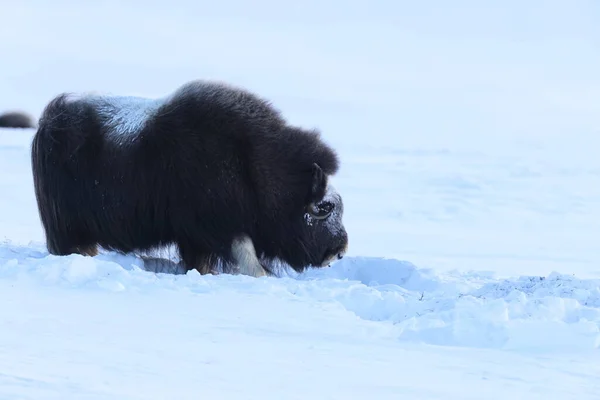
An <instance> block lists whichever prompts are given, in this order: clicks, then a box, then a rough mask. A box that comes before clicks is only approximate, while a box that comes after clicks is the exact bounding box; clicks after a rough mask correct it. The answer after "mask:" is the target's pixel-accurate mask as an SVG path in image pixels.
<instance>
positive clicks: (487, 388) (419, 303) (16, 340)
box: [0, 0, 600, 400]
mask: <svg viewBox="0 0 600 400" xmlns="http://www.w3.org/2000/svg"><path fill="white" fill-rule="evenodd" d="M434 3H435V6H432V5H431V4H430V3H427V4H428V5H426V3H419V2H398V3H394V2H389V3H387V4H383V3H381V4H379V5H378V6H377V7H375V5H373V6H372V7H371V6H369V7H367V6H366V4H367V3H366V2H365V3H364V4H365V8H362V7H360V4H359V3H352V2H350V3H348V2H344V3H340V2H338V1H333V2H327V3H320V2H319V3H317V2H314V1H308V2H303V3H302V4H303V6H302V7H300V8H298V7H295V6H293V5H291V3H290V4H287V3H286V5H283V3H281V2H274V1H269V0H260V1H258V2H252V3H250V2H240V1H236V0H231V1H225V2H221V3H219V2H216V3H215V2H213V3H211V4H210V5H208V4H206V3H197V2H190V1H179V2H178V1H175V2H170V3H169V4H168V5H166V6H165V5H164V4H159V3H156V4H155V3H152V2H150V3H148V2H141V1H138V0H134V1H130V2H127V3H122V2H117V1H116V0H115V1H113V0H109V1H105V2H99V3H93V4H92V3H89V4H88V3H81V2H70V1H67V0H58V1H55V2H52V3H51V4H50V3H47V2H42V1H39V0H32V1H28V2H9V3H7V4H3V5H2V6H1V9H0V37H6V38H11V39H10V40H0V55H1V56H0V58H2V63H1V65H0V72H1V74H0V112H1V111H3V110H4V109H23V110H24V111H26V112H31V113H32V114H34V115H36V116H37V115H39V113H40V112H41V110H42V109H43V107H44V105H45V104H46V103H47V101H49V100H50V98H51V97H53V96H54V95H56V94H58V93H60V92H65V91H66V92H78V91H81V92H90V91H92V92H94V91H97V92H101V93H104V92H108V93H113V94H117V95H121V96H132V97H137V96H142V97H150V98H161V97H163V96H165V95H167V94H168V93H171V92H172V91H173V90H174V89H175V88H177V87H179V86H180V85H181V84H183V83H184V82H186V81H188V80H191V79H198V78H201V79H207V78H216V79H219V80H223V81H228V82H232V83H235V84H239V85H243V86H245V87H247V88H248V89H251V90H256V91H257V92H259V93H260V94H261V95H264V96H266V97H268V98H269V99H271V100H272V101H273V103H274V105H276V106H277V107H278V108H280V109H281V110H282V112H283V114H284V115H285V116H286V117H288V118H289V119H290V120H291V122H293V123H297V124H300V125H302V126H305V127H318V128H319V129H320V130H321V131H322V132H323V137H324V139H325V140H326V141H328V142H329V143H331V144H332V145H333V146H334V147H335V148H336V149H337V150H338V152H339V154H340V158H341V170H340V173H339V175H337V176H336V177H334V179H333V184H334V185H335V187H336V189H337V190H338V191H339V192H340V193H341V195H342V196H343V198H344V204H345V215H344V221H345V225H346V228H347V230H348V234H349V238H350V246H349V252H348V255H347V256H346V258H344V259H343V260H341V261H339V262H336V263H334V264H332V266H331V267H330V268H324V269H318V270H310V271H308V272H306V273H304V274H296V273H292V272H287V273H284V274H282V275H281V276H280V277H265V278H258V279H255V278H251V277H246V276H232V275H219V276H212V275H209V276H201V275H199V274H198V273H197V272H189V273H187V274H182V273H181V271H177V270H176V268H174V266H173V263H172V262H169V260H160V259H147V260H143V259H141V258H137V257H134V256H124V255H117V254H114V253H110V252H103V253H102V254H100V255H98V256H97V257H94V258H91V257H82V256H79V255H70V256H65V257H56V256H52V255H49V254H48V252H47V250H46V248H45V243H44V235H43V231H42V228H41V225H40V222H39V217H38V214H37V207H36V203H35V197H34V194H33V184H32V176H31V165H30V144H31V138H32V135H33V134H34V130H33V129H0V304H1V305H2V306H1V307H0V399H36V400H38V399H61V400H62V399H77V400H80V399H81V400H84V399H86V400H87V399H122V400H129V399H261V400H266V399H273V400H282V399H303V400H304V399H419V400H429V399H440V400H441V399H444V400H457V399H460V400H463V399H473V400H482V399H498V400H506V399H527V400H534V399H544V400H550V399H561V400H562V399H577V400H584V399H598V398H600V353H599V347H600V245H599V234H600V159H599V158H598V149H599V148H600V136H598V115H600V103H599V102H598V100H597V99H598V98H600V81H599V80H598V74H597V71H598V70H600V58H599V57H598V53H597V52H594V51H590V49H593V48H594V47H593V46H594V43H595V41H594V39H593V38H598V37H600V36H599V35H600V31H599V30H598V25H597V23H596V22H597V20H598V18H600V9H598V6H597V4H596V3H594V2H587V3H586V2H582V3H568V2H547V1H544V2H542V1H534V2H531V3H529V2H527V3H523V2H517V1H516V0H509V1H505V2H501V3H500V2H498V3H497V4H494V5H491V4H489V3H485V5H484V3H480V2H472V1H467V0H459V1H455V2H444V1H437V2H434ZM369 4H370V3H369ZM373 4H375V3H373ZM282 7H283V8H285V7H287V8H286V9H283V8H282ZM317 10H318V12H317ZM90 16H93V18H91V17H90ZM107 21H109V22H107ZM108 23H110V29H107V26H108V25H107V24H108ZM129 122H134V121H129ZM164 256H165V257H166V256H169V254H168V253H166V254H165V255H164Z"/></svg>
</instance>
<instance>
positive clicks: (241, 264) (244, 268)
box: [231, 235, 267, 278]
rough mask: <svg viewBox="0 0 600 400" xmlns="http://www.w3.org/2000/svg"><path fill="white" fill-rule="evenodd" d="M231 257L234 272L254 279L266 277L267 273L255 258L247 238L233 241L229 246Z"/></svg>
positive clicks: (243, 237) (250, 242)
mask: <svg viewBox="0 0 600 400" xmlns="http://www.w3.org/2000/svg"><path fill="white" fill-rule="evenodd" d="M231 256H232V258H233V264H234V270H235V271H236V272H237V273H239V274H242V275H248V276H253V277H255V278H258V277H261V276H266V275H267V272H266V271H265V269H264V268H263V266H262V264H261V263H260V261H259V259H258V257H257V256H256V250H255V249H254V244H253V243H252V240H251V239H250V238H249V237H248V236H245V235H244V236H241V237H239V238H236V239H234V241H233V242H232V244H231Z"/></svg>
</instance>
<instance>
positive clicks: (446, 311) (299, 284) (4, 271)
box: [0, 243, 600, 351]
mask: <svg viewBox="0 0 600 400" xmlns="http://www.w3.org/2000/svg"><path fill="white" fill-rule="evenodd" d="M165 266H166V268H167V270H166V271H167V272H169V273H165V269H164V267H165ZM161 268H162V269H161ZM173 272H175V273H173ZM177 272H180V271H177V270H175V269H174V266H173V265H172V264H171V265H170V264H169V263H166V264H165V263H163V264H161V263H160V262H157V261H156V260H150V261H146V262H145V261H144V260H142V259H140V258H137V257H133V256H122V255H117V254H113V253H106V254H101V255H99V256H97V257H94V258H90V257H82V256H79V255H70V256H65V257H56V256H52V255H48V253H47V252H46V251H45V249H44V248H43V247H42V246H33V245H32V246H28V247H23V246H15V245H11V244H8V243H7V244H3V245H0V283H2V282H5V283H6V282H10V281H19V282H20V283H21V284H31V285H47V286H58V287H61V288H63V289H66V290H101V291H112V292H123V291H136V292H140V291H147V292H153V291H162V290H175V291H182V292H189V293H190V294H194V293H196V294H197V293H218V292H221V293H223V292H231V291H235V292H236V293H246V294H267V295H269V296H271V297H273V296H275V297H278V298H286V299H288V300H295V301H302V302H312V303H314V304H317V305H326V306H327V307H332V308H337V309H338V310H339V311H340V312H341V313H346V314H347V315H348V316H350V317H351V318H360V319H362V320H364V321H367V322H369V323H371V324H377V325H378V326H377V328H378V329H379V328H382V327H383V328H384V331H385V332H386V334H387V335H390V336H391V337H393V338H396V339H397V340H404V341H413V342H421V343H426V344H433V345H442V346H462V347H479V348H503V349H519V350H537V351H548V350H552V351H555V350H589V349H593V348H597V347H598V345H599V344H600V329H599V324H600V280H584V279H577V278H575V277H573V276H567V275H560V274H556V273H555V274H551V275H549V276H548V277H517V278H511V279H505V280H499V279H495V278H494V277H493V276H491V275H488V274H483V273H482V274H477V273H469V274H467V273H453V274H446V275H440V274H437V273H435V272H434V271H431V270H426V269H420V268H417V267H416V266H415V265H413V264H411V263H409V262H405V261H399V260H393V259H380V258H365V257H355V258H352V257H349V258H347V259H344V260H342V261H340V262H338V263H336V264H334V265H333V266H332V267H331V268H326V269H319V270H311V271H308V272H306V273H304V274H292V273H288V274H287V275H284V276H282V277H280V278H260V279H255V278H250V277H246V276H232V275H220V276H201V275H200V274H198V273H197V272H196V271H192V272H189V273H187V274H178V273H177Z"/></svg>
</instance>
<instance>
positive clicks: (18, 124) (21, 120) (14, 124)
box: [0, 111, 35, 128]
mask: <svg viewBox="0 0 600 400" xmlns="http://www.w3.org/2000/svg"><path fill="white" fill-rule="evenodd" d="M0 128H35V121H34V119H33V117H32V116H31V115H29V114H26V113H24V112H21V111H10V112H5V113H3V114H0Z"/></svg>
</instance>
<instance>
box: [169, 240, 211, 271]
mask: <svg viewBox="0 0 600 400" xmlns="http://www.w3.org/2000/svg"><path fill="white" fill-rule="evenodd" d="M178 247H179V256H180V257H181V262H180V264H183V266H184V268H185V269H186V272H187V271H191V270H192V269H195V270H197V271H198V272H199V273H200V275H206V274H213V275H216V274H217V272H216V257H211V255H210V253H209V252H206V251H199V250H198V249H197V248H196V247H195V246H191V245H186V244H183V243H179V244H178Z"/></svg>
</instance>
